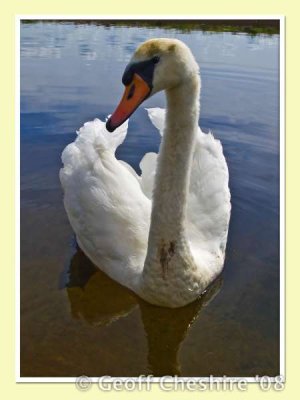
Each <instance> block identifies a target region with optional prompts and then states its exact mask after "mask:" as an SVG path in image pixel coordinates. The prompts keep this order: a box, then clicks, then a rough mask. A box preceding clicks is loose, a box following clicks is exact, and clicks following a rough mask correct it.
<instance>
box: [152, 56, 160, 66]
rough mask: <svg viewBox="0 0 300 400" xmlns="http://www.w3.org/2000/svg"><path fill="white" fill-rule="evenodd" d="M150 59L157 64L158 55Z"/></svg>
mask: <svg viewBox="0 0 300 400" xmlns="http://www.w3.org/2000/svg"><path fill="white" fill-rule="evenodd" d="M152 61H153V63H154V64H157V63H158V62H159V56H154V57H153V58H152Z"/></svg>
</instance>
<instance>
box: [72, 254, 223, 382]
mask: <svg viewBox="0 0 300 400" xmlns="http://www.w3.org/2000/svg"><path fill="white" fill-rule="evenodd" d="M221 286H222V277H219V278H218V279H217V280H216V281H215V282H214V283H213V284H212V285H211V286H210V287H209V288H208V289H207V291H206V292H205V293H204V294H203V295H202V296H201V298H199V299H198V300H197V301H195V302H193V303H192V304H189V305H187V306H185V307H181V308H180V309H167V308H163V307H156V306H152V305H151V304H148V303H146V302H145V301H143V300H142V299H140V298H139V297H138V296H136V295H135V294H134V293H132V292H131V291H129V290H128V289H127V288H125V287H123V286H121V285H119V284H118V283H116V282H115V281H113V280H112V279H110V278H109V277H108V276H107V275H105V274H104V273H103V272H101V271H100V270H99V269H98V268H96V267H95V266H94V265H93V263H92V262H91V261H90V260H89V259H88V258H87V257H86V256H85V255H84V253H83V252H82V251H81V250H80V249H78V250H77V252H76V253H75V254H74V256H73V257H72V260H71V264H70V269H69V278H68V282H67V284H66V287H67V291H68V297H69V301H70V306H71V312H72V316H73V317H74V318H77V319H80V318H83V319H84V320H85V321H87V322H88V323H89V324H91V325H94V326H105V325H108V324H111V323H113V322H114V321H116V320H118V319H119V318H123V317H126V316H128V314H130V312H131V311H132V310H133V308H135V307H139V309H140V313H141V319H142V322H143V326H144V330H145V335H146V337H147V348H148V354H147V361H148V370H149V371H151V373H152V374H153V375H154V376H164V375H181V369H180V363H179V361H178V352H179V349H180V345H181V343H182V342H183V340H184V338H185V337H186V335H187V334H188V331H189V329H190V328H191V326H192V324H193V322H194V321H195V320H196V319H197V316H198V315H199V313H200V311H201V309H202V308H203V307H205V306H207V305H208V304H209V302H210V301H211V300H212V299H213V298H214V297H215V296H216V295H217V293H218V292H219V290H220V288H221ZM111 299H113V301H111Z"/></svg>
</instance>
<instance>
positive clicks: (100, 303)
mask: <svg viewBox="0 0 300 400" xmlns="http://www.w3.org/2000/svg"><path fill="white" fill-rule="evenodd" d="M150 37H177V38H179V39H182V40H184V41H185V42H186V43H187V44H188V45H189V46H190V47H191V49H192V51H193V53H194V54H195V57H196V59H197V61H198V62H199V64H200V66H201V77H202V93H201V118H200V125H201V127H202V128H203V129H204V131H208V130H212V131H213V133H214V135H215V136H216V137H217V138H218V139H220V140H221V141H222V144H223V148H224V153H225V156H226V158H227V162H228V167H229V173H230V189H231V194H232V218H231V223H230V230H229V237H228V246H227V252H226V263H225V268H224V271H223V274H222V282H221V281H218V282H216V284H215V285H214V286H213V287H212V288H211V291H209V293H208V294H206V295H205V296H203V298H201V299H199V301H197V302H195V303H193V304H191V305H189V306H188V307H185V308H183V309H181V310H165V309H160V308H157V307H153V306H150V305H148V304H146V303H144V302H143V301H141V300H140V299H138V298H137V297H136V296H135V295H134V294H133V293H131V292H130V291H128V290H127V289H125V288H123V287H121V286H120V285H118V284H117V283H116V282H113V281H111V280H110V279H109V278H107V277H106V276H105V275H104V274H103V273H102V272H100V271H99V270H98V269H95V267H94V266H93V265H92V264H91V263H90V262H89V261H88V260H87V258H86V257H85V256H84V255H83V254H82V253H81V252H80V251H78V252H76V253H75V254H74V250H73V245H72V238H73V233H72V230H71V228H70V226H69V223H68V220H67V217H66V214H65V211H64V208H63V204H62V193H61V188H60V183H59V180H58V171H59V168H60V167H61V160H60V155H61V152H62V150H63V148H64V147H65V146H66V144H68V143H70V142H72V141H73V140H74V138H75V135H76V134H75V131H76V130H77V129H78V128H79V127H80V126H81V125H82V124H83V123H84V122H85V121H87V120H90V119H93V118H95V117H98V118H102V119H103V118H105V117H106V115H107V114H109V113H111V112H112V110H113V109H114V107H115V105H116V104H117V102H118V100H119V97H120V95H121V92H122V85H121V76H122V72H123V69H124V66H125V65H126V63H127V61H128V60H129V58H130V56H131V53H132V51H133V50H134V48H135V47H136V45H137V44H138V43H140V42H141V41H143V40H145V39H147V38H150ZM152 106H164V97H163V95H156V96H154V97H153V98H151V99H148V100H147V101H146V102H145V107H152ZM159 140H160V136H159V134H158V133H157V132H156V131H155V129H154V128H153V127H152V125H151V123H150V122H149V121H148V119H147V117H146V112H145V110H144V109H143V108H140V109H138V110H137V111H136V113H135V114H134V115H133V117H132V118H131V120H130V124H129V131H128V135H127V138H126V140H125V142H124V143H123V144H122V146H120V148H119V149H118V151H117V157H118V158H122V159H124V160H126V161H127V162H128V163H130V164H131V165H132V166H133V167H134V168H135V169H136V170H137V171H138V170H139V162H140V160H141V158H142V156H143V155H144V154H145V152H149V151H157V149H158V146H159ZM70 260H71V266H70ZM65 265H67V266H68V271H69V272H68V273H66V269H64V266H65ZM69 266H70V267H69ZM62 276H63V281H64V284H63V285H62V282H61V277H62ZM66 278H67V279H66ZM66 282H67V283H66ZM151 373H152V374H155V375H160V374H179V375H183V376H208V375H210V374H213V375H216V376H223V375H224V374H225V375H227V376H230V375H231V376H254V375H256V374H261V375H276V374H278V373H279V37H278V36H276V35H274V36H264V35H257V36H255V37H251V36H247V35H244V34H242V35H239V34H235V35H233V34H229V33H216V34H207V33H203V32H200V31H199V32H197V31H193V32H191V33H182V32H178V31H177V30H176V29H170V30H165V29H162V28H157V29H153V28H152V29H148V28H146V27H144V28H138V27H133V28H129V27H114V26H110V27H103V26H95V25H94V26H93V25H73V24H72V23H67V24H59V23H57V24H47V23H37V24H34V25H31V24H26V25H23V26H22V28H21V375H22V376H33V377H34V376H42V377H43V376H53V377H55V376H60V377H62V376H79V375H82V374H85V375H88V376H99V375H112V376H138V375H140V374H151Z"/></svg>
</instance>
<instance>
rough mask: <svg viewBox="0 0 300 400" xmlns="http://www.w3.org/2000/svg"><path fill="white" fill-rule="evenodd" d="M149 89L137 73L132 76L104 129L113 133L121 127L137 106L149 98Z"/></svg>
mask: <svg viewBox="0 0 300 400" xmlns="http://www.w3.org/2000/svg"><path fill="white" fill-rule="evenodd" d="M150 92H151V88H150V87H149V85H148V84H147V82H145V81H144V79H143V78H141V77H140V76H139V75H138V74H137V73H135V74H134V75H133V79H132V81H131V83H130V84H129V85H127V86H125V91H124V94H123V97H122V100H121V101H120V103H119V105H118V107H117V108H116V110H115V112H114V113H113V114H112V115H111V117H110V118H109V119H108V120H107V122H106V129H107V130H108V131H109V132H113V131H114V130H115V129H116V128H117V127H118V126H120V125H122V124H123V122H125V121H126V120H127V119H128V118H129V117H130V115H131V114H132V113H133V112H134V111H135V110H136V109H137V108H138V106H139V105H140V104H141V103H142V102H143V101H144V100H145V99H146V98H147V97H148V96H149V94H150Z"/></svg>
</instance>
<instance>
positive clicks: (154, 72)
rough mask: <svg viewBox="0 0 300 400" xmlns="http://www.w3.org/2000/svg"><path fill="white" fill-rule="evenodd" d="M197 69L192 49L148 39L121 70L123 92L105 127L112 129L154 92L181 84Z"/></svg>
mask: <svg viewBox="0 0 300 400" xmlns="http://www.w3.org/2000/svg"><path fill="white" fill-rule="evenodd" d="M198 72H199V67H198V64H197V62H196V61H195V59H194V57H193V55H192V52H191V51H190V49H189V48H188V47H187V46H186V45H185V44H184V43H183V42H181V41H180V40H177V39H150V40H147V41H146V42H144V43H143V44H141V45H140V46H139V47H138V48H137V50H136V51H135V53H134V55H133V56H132V58H131V60H130V62H129V64H128V65H127V67H126V69H125V71H124V74H123V78H122V82H123V84H124V85H125V92H124V94H123V97H122V100H121V102H120V104H119V105H118V107H117V109H116V110H115V112H114V113H113V114H112V116H111V117H110V118H109V119H108V121H107V122H106V128H107V130H108V131H110V132H112V131H114V130H115V129H116V128H117V127H118V126H120V125H121V124H122V123H123V122H125V121H126V120H127V119H128V118H129V117H130V115H131V114H132V113H133V112H134V111H135V110H136V109H137V107H138V106H139V105H140V104H141V103H142V102H143V101H144V100H145V99H147V98H148V97H150V96H152V95H153V94H154V93H157V92H160V91H161V90H169V89H172V88H174V87H176V86H179V85H182V84H184V83H185V82H186V81H187V80H188V79H191V77H192V76H193V75H198Z"/></svg>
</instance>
